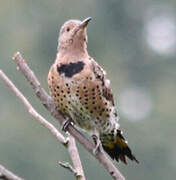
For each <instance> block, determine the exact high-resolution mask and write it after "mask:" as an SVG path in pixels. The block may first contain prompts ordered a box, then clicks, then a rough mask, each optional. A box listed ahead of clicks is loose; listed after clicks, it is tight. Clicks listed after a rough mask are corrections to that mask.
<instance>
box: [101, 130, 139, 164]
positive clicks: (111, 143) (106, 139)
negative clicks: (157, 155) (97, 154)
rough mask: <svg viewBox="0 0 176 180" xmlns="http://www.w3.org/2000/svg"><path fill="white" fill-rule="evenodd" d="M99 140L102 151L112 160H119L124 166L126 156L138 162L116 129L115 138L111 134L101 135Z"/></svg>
mask: <svg viewBox="0 0 176 180" xmlns="http://www.w3.org/2000/svg"><path fill="white" fill-rule="evenodd" d="M100 140H101V143H102V146H103V149H104V150H105V152H106V153H107V154H109V156H110V157H111V158H112V159H116V160H117V161H119V160H121V161H122V162H123V163H124V164H127V162H126V156H127V157H128V158H129V159H131V160H132V161H135V162H136V163H139V161H138V160H137V159H136V158H135V156H134V155H133V154H132V152H131V150H130V148H129V147H128V144H127V141H125V138H124V137H123V136H122V134H121V131H120V130H119V129H118V130H117V133H116V136H114V135H112V134H102V135H100Z"/></svg>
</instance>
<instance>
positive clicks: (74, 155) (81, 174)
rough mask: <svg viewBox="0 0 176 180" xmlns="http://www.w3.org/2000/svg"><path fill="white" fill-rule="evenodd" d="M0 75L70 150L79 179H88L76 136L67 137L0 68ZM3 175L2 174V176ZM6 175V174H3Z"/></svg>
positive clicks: (33, 113) (39, 119)
mask: <svg viewBox="0 0 176 180" xmlns="http://www.w3.org/2000/svg"><path fill="white" fill-rule="evenodd" d="M0 77H1V78H2V79H3V80H4V81H5V83H6V84H7V85H8V86H9V87H10V88H11V89H12V90H13V92H14V93H15V94H16V96H17V97H18V98H19V99H20V100H21V101H22V102H23V103H24V105H25V106H26V108H27V109H28V112H29V113H30V114H31V115H32V116H33V117H34V118H35V119H37V120H38V121H39V122H40V123H41V124H42V125H43V126H45V127H46V128H48V129H49V130H50V131H51V133H52V134H53V135H54V136H56V138H57V140H59V141H60V142H61V143H62V144H63V145H64V146H65V147H66V148H67V150H68V152H69V155H70V157H71V159H72V162H73V165H74V167H75V172H76V173H75V172H74V175H75V176H76V178H77V180H86V179H85V176H84V172H83V169H82V165H81V161H80V158H79V153H78V150H77V147H76V143H75V141H74V138H73V137H72V136H71V135H69V137H68V138H67V139H66V138H65V137H64V136H63V135H62V134H61V133H60V132H59V131H58V130H57V129H56V128H55V127H54V126H53V125H52V124H51V123H49V122H48V121H47V120H45V119H44V118H43V117H42V116H41V115H40V114H39V113H37V111H36V110H35V109H34V108H33V107H32V105H31V104H30V103H29V101H28V100H27V99H26V98H25V97H24V95H23V94H22V93H21V92H20V91H19V90H18V89H17V88H16V86H15V85H14V84H13V83H12V82H11V81H10V80H9V78H8V77H7V76H6V75H5V74H4V73H3V71H2V70H0ZM0 177H1V176H0ZM3 177H4V176H3Z"/></svg>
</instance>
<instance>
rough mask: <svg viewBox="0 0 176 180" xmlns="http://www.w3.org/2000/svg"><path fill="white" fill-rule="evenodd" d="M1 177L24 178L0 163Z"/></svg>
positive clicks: (19, 179) (6, 179)
mask: <svg viewBox="0 0 176 180" xmlns="http://www.w3.org/2000/svg"><path fill="white" fill-rule="evenodd" d="M0 179H4V180H23V179H22V178H20V177H18V176H17V175H15V174H14V173H12V172H11V171H9V170H8V169H6V168H5V167H4V166H2V165H0Z"/></svg>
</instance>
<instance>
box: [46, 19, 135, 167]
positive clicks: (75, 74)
mask: <svg viewBox="0 0 176 180" xmlns="http://www.w3.org/2000/svg"><path fill="white" fill-rule="evenodd" d="M90 20H91V17H88V18H86V19H84V20H83V21H81V20H75V19H71V20H68V21H66V22H65V23H64V24H63V25H62V27H61V29H60V33H59V38H58V47H57V55H56V60H55V62H54V64H53V65H52V66H51V67H50V70H49V73H48V86H49V90H50V94H51V96H52V98H53V100H54V102H55V104H56V107H57V110H58V111H60V112H62V114H63V115H64V116H65V117H69V121H71V123H73V124H74V126H75V127H77V128H79V129H81V130H83V131H85V132H87V133H88V134H90V135H91V136H92V138H93V140H94V142H95V145H96V148H95V150H96V151H97V149H99V147H100V146H101V147H103V149H104V151H105V152H106V153H107V154H108V155H109V156H110V157H111V158H112V159H113V160H116V161H117V162H119V161H121V162H123V163H124V164H127V160H126V157H128V158H129V159H130V160H132V161H135V162H136V163H139V161H138V160H137V159H136V157H135V156H134V155H133V154H132V151H131V149H130V148H129V146H128V143H127V141H126V140H125V138H124V137H123V135H122V131H121V130H120V126H119V115H118V112H117V108H116V107H115V103H114V98H113V93H112V90H111V88H110V80H109V79H108V78H107V77H106V71H105V70H104V69H103V68H102V67H101V66H100V65H99V64H98V63H97V62H96V61H95V60H94V59H93V58H92V57H91V56H90V55H89V54H88V50H87V42H88V36H87V25H88V23H89V22H90Z"/></svg>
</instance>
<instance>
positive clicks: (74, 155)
mask: <svg viewBox="0 0 176 180" xmlns="http://www.w3.org/2000/svg"><path fill="white" fill-rule="evenodd" d="M68 138H69V143H68V152H69V154H70V157H71V159H72V162H73V165H74V168H75V170H76V172H77V174H76V177H77V180H86V178H85V175H84V171H83V167H82V164H81V160H80V157H79V153H78V150H77V148H76V142H75V139H74V138H73V137H72V135H70V134H69V133H68Z"/></svg>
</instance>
